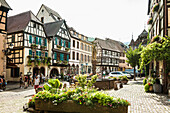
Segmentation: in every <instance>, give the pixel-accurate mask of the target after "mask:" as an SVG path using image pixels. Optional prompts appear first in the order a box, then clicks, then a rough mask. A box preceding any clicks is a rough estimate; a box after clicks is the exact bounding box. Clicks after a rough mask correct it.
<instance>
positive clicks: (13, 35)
mask: <svg viewBox="0 0 170 113" xmlns="http://www.w3.org/2000/svg"><path fill="white" fill-rule="evenodd" d="M7 33H8V34H7V45H8V44H11V43H12V44H13V45H14V47H13V49H12V50H11V54H10V55H7V73H8V75H9V76H8V80H9V81H17V80H19V79H18V77H19V75H20V72H22V73H23V75H28V74H29V73H30V72H31V73H32V74H33V75H35V73H36V74H40V73H42V74H43V75H47V68H48V66H47V65H48V64H49V63H50V58H49V57H48V39H47V38H46V34H45V32H44V28H43V24H42V23H41V22H40V21H39V20H38V18H37V17H36V16H35V15H34V14H33V13H32V12H31V11H28V12H24V13H21V14H18V15H15V16H12V17H9V18H8V29H7Z"/></svg>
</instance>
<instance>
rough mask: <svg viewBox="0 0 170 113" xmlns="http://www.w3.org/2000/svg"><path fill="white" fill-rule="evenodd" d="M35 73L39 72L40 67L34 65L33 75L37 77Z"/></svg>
mask: <svg viewBox="0 0 170 113" xmlns="http://www.w3.org/2000/svg"><path fill="white" fill-rule="evenodd" d="M35 74H36V75H38V74H39V69H38V67H34V68H33V77H35Z"/></svg>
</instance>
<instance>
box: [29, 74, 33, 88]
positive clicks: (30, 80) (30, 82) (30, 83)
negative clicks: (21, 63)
mask: <svg viewBox="0 0 170 113" xmlns="http://www.w3.org/2000/svg"><path fill="white" fill-rule="evenodd" d="M29 78H30V79H29V85H31V86H33V84H32V75H30V76H29Z"/></svg>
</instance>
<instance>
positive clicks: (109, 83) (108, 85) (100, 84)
mask: <svg viewBox="0 0 170 113" xmlns="http://www.w3.org/2000/svg"><path fill="white" fill-rule="evenodd" d="M94 86H95V87H96V88H99V89H103V90H105V89H112V88H114V80H111V79H103V80H102V79H98V80H96V83H94Z"/></svg>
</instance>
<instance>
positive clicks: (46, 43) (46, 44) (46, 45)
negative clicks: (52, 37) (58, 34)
mask: <svg viewBox="0 0 170 113" xmlns="http://www.w3.org/2000/svg"><path fill="white" fill-rule="evenodd" d="M44 46H47V39H46V38H45V44H44Z"/></svg>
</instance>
